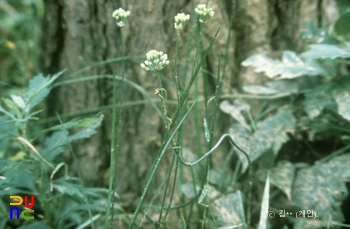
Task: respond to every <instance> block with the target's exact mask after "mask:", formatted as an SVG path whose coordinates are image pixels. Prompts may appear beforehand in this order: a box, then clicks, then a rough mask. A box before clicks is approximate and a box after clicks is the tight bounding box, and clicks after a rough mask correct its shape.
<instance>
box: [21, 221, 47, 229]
mask: <svg viewBox="0 0 350 229" xmlns="http://www.w3.org/2000/svg"><path fill="white" fill-rule="evenodd" d="M46 228H49V227H48V225H47V224H46V223H45V222H42V221H35V220H33V221H30V223H28V224H25V225H23V226H21V227H18V229H46Z"/></svg>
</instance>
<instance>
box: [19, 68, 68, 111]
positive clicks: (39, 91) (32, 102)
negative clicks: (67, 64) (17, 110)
mask: <svg viewBox="0 0 350 229" xmlns="http://www.w3.org/2000/svg"><path fill="white" fill-rule="evenodd" d="M62 73H63V71H62V72H59V73H57V74H56V75H54V76H52V77H44V76H43V75H42V74H39V75H37V76H35V77H34V78H33V79H32V80H30V81H29V86H28V90H27V92H26V93H25V94H24V95H23V100H24V102H25V104H26V112H29V111H30V110H31V109H32V108H33V107H34V106H36V105H38V104H39V103H40V102H41V101H43V100H44V99H45V98H46V96H47V95H48V94H49V92H50V90H51V89H50V85H51V84H52V83H53V81H55V80H56V79H57V78H58V77H59V76H60V75H61V74H62Z"/></svg>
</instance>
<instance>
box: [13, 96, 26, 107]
mask: <svg viewBox="0 0 350 229" xmlns="http://www.w3.org/2000/svg"><path fill="white" fill-rule="evenodd" d="M11 99H12V101H13V102H14V103H15V104H16V105H17V106H18V107H19V108H21V109H22V110H23V109H24V107H25V104H24V101H23V99H22V97H20V96H17V95H11Z"/></svg>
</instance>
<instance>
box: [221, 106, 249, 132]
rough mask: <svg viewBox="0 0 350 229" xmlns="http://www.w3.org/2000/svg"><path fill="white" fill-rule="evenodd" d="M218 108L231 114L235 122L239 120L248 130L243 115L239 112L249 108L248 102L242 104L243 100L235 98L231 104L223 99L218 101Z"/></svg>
mask: <svg viewBox="0 0 350 229" xmlns="http://www.w3.org/2000/svg"><path fill="white" fill-rule="evenodd" d="M220 109H221V110H222V111H223V112H224V113H226V114H229V115H231V117H232V118H234V119H235V120H236V121H237V122H239V123H240V124H241V125H242V126H244V127H245V128H246V129H248V130H249V129H250V127H249V126H248V124H247V122H246V120H245V118H244V116H243V115H242V114H241V111H242V110H248V109H250V107H249V105H248V104H246V105H245V106H244V105H243V102H240V100H238V99H236V100H235V101H234V104H233V105H232V104H231V103H230V102H229V101H227V100H224V101H222V102H221V103H220Z"/></svg>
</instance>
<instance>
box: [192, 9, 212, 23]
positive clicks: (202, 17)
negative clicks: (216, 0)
mask: <svg viewBox="0 0 350 229" xmlns="http://www.w3.org/2000/svg"><path fill="white" fill-rule="evenodd" d="M194 11H195V12H196V13H197V14H198V16H199V22H200V23H207V22H208V21H209V19H210V18H211V17H213V16H214V10H213V9H212V8H207V7H206V5H205V4H199V5H198V6H197V8H196V9H195V10H194Z"/></svg>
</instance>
